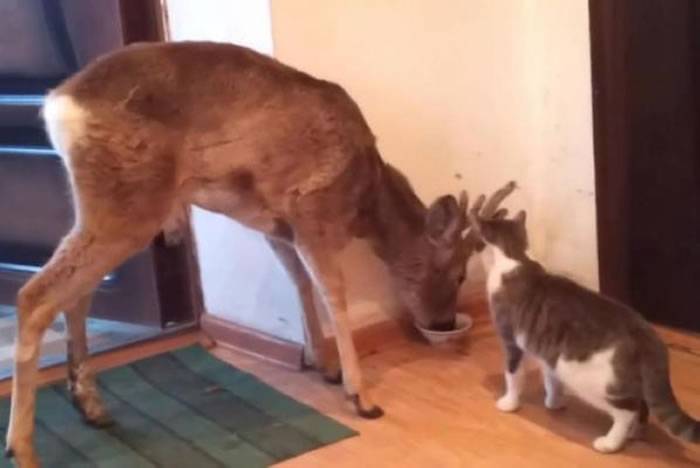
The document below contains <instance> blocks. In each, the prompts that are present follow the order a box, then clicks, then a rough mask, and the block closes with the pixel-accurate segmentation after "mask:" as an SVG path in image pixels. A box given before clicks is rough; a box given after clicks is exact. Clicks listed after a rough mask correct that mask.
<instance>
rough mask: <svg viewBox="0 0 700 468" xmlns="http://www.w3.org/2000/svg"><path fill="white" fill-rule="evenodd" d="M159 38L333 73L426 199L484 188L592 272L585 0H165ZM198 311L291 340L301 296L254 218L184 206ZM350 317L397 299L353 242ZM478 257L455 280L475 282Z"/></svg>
mask: <svg viewBox="0 0 700 468" xmlns="http://www.w3.org/2000/svg"><path fill="white" fill-rule="evenodd" d="M168 8H169V13H170V14H169V16H170V23H171V24H170V30H171V35H172V37H173V39H175V40H181V39H211V40H220V41H226V42H235V43H240V44H245V45H249V46H252V47H254V48H257V49H258V50H261V51H263V52H265V53H271V52H272V40H271V38H274V54H275V56H277V57H278V58H279V59H281V60H282V61H285V62H287V63H290V64H292V65H295V66H297V67H299V68H302V69H304V70H306V71H308V72H311V73H313V74H315V75H317V76H320V77H323V78H327V79H331V80H334V81H337V82H339V83H341V84H342V85H343V86H345V87H346V88H347V89H348V90H349V92H350V93H351V95H353V96H354V97H355V99H356V100H357V101H358V102H359V104H360V106H361V108H362V109H363V111H364V112H365V114H366V116H367V119H368V120H369V122H370V125H371V126H372V128H373V129H374V132H375V133H376V134H377V136H378V138H379V146H380V150H381V151H382V154H383V155H384V157H385V158H386V159H387V160H388V161H390V162H392V163H393V164H395V165H397V166H398V167H399V168H401V169H402V170H403V171H405V172H406V174H407V175H408V176H409V178H410V179H411V181H412V182H413V184H414V185H415V187H416V190H417V191H418V193H419V195H420V196H421V197H422V198H423V199H424V200H425V201H426V202H428V201H430V200H432V199H433V198H435V197H436V196H438V195H440V194H442V193H444V192H448V191H450V192H455V193H456V192H457V191H458V190H460V189H461V188H468V189H469V190H470V192H472V193H476V192H482V191H490V190H493V189H495V188H496V187H497V186H499V185H500V184H502V183H504V182H505V181H507V180H509V179H511V178H514V179H516V180H517V181H518V182H519V184H520V185H521V187H522V188H521V190H519V191H518V193H517V194H516V195H515V196H513V198H512V200H511V201H510V205H511V206H513V207H524V208H526V209H527V210H528V214H529V221H530V230H531V237H532V250H533V254H534V255H535V256H537V257H538V258H540V259H541V260H542V261H544V262H545V263H546V264H548V265H549V266H551V267H553V268H554V269H555V270H557V271H562V272H566V273H568V274H570V275H572V276H574V277H575V278H578V279H580V280H582V281H583V282H585V283H586V284H588V285H590V286H592V287H596V286H597V282H598V278H597V255H596V252H597V247H596V235H595V209H594V184H593V156H592V154H593V151H592V128H591V103H590V94H591V89H590V60H589V53H588V47H589V45H588V11H587V2H586V1H585V0H522V1H517V2H515V1H512V0H439V1H434V2H427V1H421V0H413V1H410V0H401V1H398V0H353V1H352V2H349V1H343V0H294V1H289V0H272V3H271V8H272V27H271V30H270V23H269V18H268V14H269V10H268V2H267V1H266V0H258V1H254V0H206V1H202V0H200V1H199V2H191V1H190V0H168ZM194 222H195V231H196V235H197V239H198V245H199V247H198V248H199V255H200V262H201V267H202V274H203V284H204V294H205V301H206V307H207V310H208V311H209V312H210V313H213V314H215V315H218V316H222V317H225V318H228V319H231V320H233V321H236V322H238V323H242V324H244V325H248V326H252V327H254V328H258V329H260V330H263V331H266V332H269V333H272V334H275V335H277V336H281V337H283V338H287V339H291V340H294V341H298V342H300V341H302V340H303V334H302V331H301V330H302V329H301V322H300V307H299V304H298V300H297V298H296V295H295V294H294V289H293V286H292V285H291V283H290V282H289V280H288V278H287V277H286V275H285V273H284V271H283V270H282V268H281V266H280V265H279V264H278V263H277V261H276V260H275V259H274V257H273V256H272V253H271V252H270V250H269V249H268V248H267V246H266V244H265V242H264V241H263V239H262V238H261V236H260V235H258V234H257V233H254V232H251V231H248V230H246V229H245V228H242V227H240V226H238V225H236V224H235V223H234V222H232V221H230V220H228V219H226V218H223V217H220V216H218V215H214V214H210V213H206V212H203V211H200V210H197V211H195V217H194ZM343 260H344V269H345V274H346V279H347V282H348V288H349V302H350V308H351V316H352V320H353V322H354V324H355V325H356V326H362V325H364V324H367V323H371V322H373V321H376V320H380V319H382V318H383V316H384V313H385V312H388V311H391V310H393V309H394V306H395V303H394V301H393V297H392V294H391V291H390V289H389V288H388V285H387V282H386V281H385V277H386V271H385V270H384V268H383V265H381V264H380V262H379V261H377V259H376V258H374V257H373V255H372V254H370V253H369V249H368V248H367V246H366V245H364V244H363V243H361V242H357V243H354V244H353V245H351V246H350V247H349V248H348V249H347V251H346V252H344V253H343ZM479 266H480V265H479V264H478V262H472V264H471V265H470V277H471V279H472V281H470V282H469V284H468V285H467V287H466V288H465V295H468V294H469V293H470V292H473V291H476V290H481V288H482V285H481V283H480V282H479V277H480V275H482V274H483V273H482V272H481V271H480V268H479Z"/></svg>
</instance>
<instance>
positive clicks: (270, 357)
mask: <svg viewBox="0 0 700 468" xmlns="http://www.w3.org/2000/svg"><path fill="white" fill-rule="evenodd" d="M460 310H463V311H465V312H467V313H469V314H470V315H472V317H474V318H477V317H481V316H485V315H488V312H487V307H486V306H485V300H484V297H483V295H474V296H473V297H469V298H468V299H467V300H466V302H464V303H462V304H461V305H460ZM201 326H202V330H203V331H204V333H205V334H206V335H208V336H209V337H210V338H211V339H212V340H213V341H214V342H215V343H216V344H217V345H219V346H223V347H228V348H233V349H236V350H238V351H242V352H244V353H247V354H251V355H254V356H256V357H260V358H262V359H265V360H267V361H272V362H275V363H278V364H281V365H283V366H285V367H288V368H291V369H301V367H302V359H303V354H304V346H303V345H302V344H300V343H294V342H291V341H287V340H283V339H280V338H277V337H275V336H272V335H269V334H267V333H263V332H261V331H258V330H255V329H252V328H249V327H246V326H244V325H240V324H237V323H235V322H232V321H230V320H226V319H222V318H220V317H216V316H214V315H211V314H203V315H202V319H201ZM406 339H421V338H420V335H419V334H418V332H417V331H416V330H415V328H414V327H413V326H412V324H411V322H410V319H409V318H408V317H402V318H398V319H397V318H389V317H387V318H386V319H385V320H380V321H378V322H375V323H372V324H370V325H367V326H364V327H361V328H357V329H355V330H353V341H354V343H355V349H356V350H357V354H358V355H359V356H360V357H364V356H368V355H371V354H375V353H377V352H378V351H379V350H380V349H381V348H383V347H386V346H390V345H393V344H396V343H398V342H400V341H402V340H406ZM324 346H325V347H326V350H327V355H329V356H335V357H336V358H337V348H336V346H335V340H334V338H333V337H327V338H326V340H325V343H324Z"/></svg>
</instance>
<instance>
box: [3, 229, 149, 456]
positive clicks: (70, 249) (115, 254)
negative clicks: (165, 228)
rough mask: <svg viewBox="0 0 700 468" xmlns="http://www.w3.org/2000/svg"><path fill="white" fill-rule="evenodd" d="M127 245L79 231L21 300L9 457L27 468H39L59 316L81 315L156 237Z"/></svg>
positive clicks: (65, 242) (34, 279)
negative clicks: (46, 351)
mask: <svg viewBox="0 0 700 468" xmlns="http://www.w3.org/2000/svg"><path fill="white" fill-rule="evenodd" d="M124 239H125V240H121V239H118V238H115V237H110V238H109V239H105V238H102V237H99V236H97V235H95V234H94V233H91V232H86V231H84V230H81V229H79V228H78V229H75V230H73V231H72V232H71V233H69V234H68V236H66V238H65V239H63V241H62V242H61V244H60V245H59V247H58V248H57V249H56V251H55V252H54V254H53V256H52V258H51V259H50V260H49V262H48V263H47V264H46V265H45V266H44V268H43V269H42V270H41V271H40V272H39V273H37V274H36V275H35V276H34V277H32V279H30V280H29V282H28V283H27V284H26V285H25V286H24V287H22V289H21V290H20V292H19V294H18V297H17V320H18V336H17V340H16V343H15V369H14V378H13V381H12V406H11V411H10V423H9V428H8V432H7V446H6V452H7V454H8V455H14V456H15V457H16V459H17V462H18V464H19V465H20V466H22V467H34V466H38V460H37V458H36V454H35V452H34V449H33V446H32V435H33V432H34V412H35V390H36V378H37V361H38V357H39V351H40V345H41V340H42V338H43V335H44V332H45V331H46V328H47V327H48V326H49V325H50V324H51V323H52V322H53V320H54V319H55V318H56V315H57V314H58V312H59V310H61V309H66V310H68V311H69V313H70V312H75V311H76V310H77V309H76V308H75V307H76V304H78V302H80V301H81V298H83V297H84V296H85V295H87V294H89V293H90V292H91V291H92V290H94V288H95V287H96V286H97V284H99V282H100V280H101V278H102V277H103V276H104V275H105V274H107V273H108V272H109V271H111V270H112V269H113V268H114V267H116V266H117V265H119V264H120V263H121V262H122V261H124V260H125V259H126V258H127V257H128V256H129V255H131V254H133V253H134V252H136V251H137V250H139V249H140V248H142V247H143V246H145V245H146V243H147V242H148V239H150V237H144V238H142V239H141V240H137V238H136V237H135V236H134V233H130V235H129V236H128V237H125V238H124ZM82 305H83V306H84V305H85V304H84V303H83V304H82Z"/></svg>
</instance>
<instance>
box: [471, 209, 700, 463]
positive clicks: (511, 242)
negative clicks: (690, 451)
mask: <svg viewBox="0 0 700 468" xmlns="http://www.w3.org/2000/svg"><path fill="white" fill-rule="evenodd" d="M470 217H471V223H472V224H471V225H472V228H473V229H474V230H475V232H476V235H477V236H478V237H480V238H481V240H482V241H483V242H484V243H485V244H486V249H485V250H484V252H483V253H482V259H483V261H484V265H485V268H486V270H487V272H488V280H487V290H488V296H489V304H490V309H491V316H492V320H493V322H494V325H495V327H496V329H497V331H498V333H499V334H500V337H501V339H502V342H503V345H504V348H505V354H506V372H505V380H506V392H505V395H503V396H502V397H501V398H500V399H499V400H498V402H497V407H498V409H500V410H502V411H515V410H517V409H518V407H519V406H520V395H521V393H522V390H523V386H524V380H523V377H524V372H523V365H522V362H523V357H524V355H525V354H528V355H531V356H534V357H535V358H536V359H537V360H538V361H539V363H540V365H541V368H542V374H543V379H544V386H545V393H546V398H545V406H546V407H547V408H551V409H555V408H559V407H560V406H562V400H561V397H562V384H563V386H565V387H566V388H568V389H569V390H570V391H571V392H572V393H574V394H575V395H577V396H578V397H579V398H581V399H582V400H584V401H585V402H587V403H588V404H590V405H592V406H594V407H596V408H598V409H600V410H602V411H604V412H606V413H607V414H608V415H610V417H611V418H612V420H613V424H612V427H611V428H610V430H609V431H608V433H607V434H605V435H604V436H601V437H598V438H597V439H595V441H594V442H593V447H594V448H595V449H596V450H598V451H600V452H604V453H610V452H615V451H618V450H620V449H621V448H622V447H623V446H624V444H625V442H626V441H627V439H629V438H633V437H635V436H636V435H637V434H638V432H639V430H640V429H641V427H642V426H643V425H644V424H645V423H646V422H647V419H648V414H649V409H651V411H652V413H653V414H654V415H655V416H656V417H657V418H658V419H659V421H660V422H661V423H662V424H663V425H664V426H665V427H666V428H667V429H668V430H669V431H670V432H671V433H673V434H674V435H676V436H678V437H680V438H682V439H684V440H687V441H691V442H695V443H698V442H700V423H699V422H698V421H696V420H694V419H693V418H691V417H690V416H688V415H687V414H686V413H685V412H684V411H683V410H682V409H681V408H680V407H679V405H678V402H677V401H676V398H675V396H674V394H673V391H672V389H671V382H670V379H669V360H668V352H667V350H666V347H665V345H664V343H663V342H662V341H661V339H659V337H658V336H657V335H656V333H655V332H654V329H653V328H652V327H651V326H650V325H649V324H648V323H647V322H646V321H645V320H644V319H643V318H642V316H641V315H640V314H638V313H637V312H635V311H634V310H632V309H630V308H629V307H627V306H625V305H623V304H620V303H618V302H615V301H613V300H612V299H609V298H607V297H604V296H602V295H600V294H598V293H595V292H593V291H591V290H589V289H586V288H584V287H582V286H580V285H578V284H576V283H575V282H573V281H571V280H570V279H567V278H564V277H561V276H556V275H553V274H549V273H547V271H546V270H545V269H544V268H543V267H542V266H541V265H540V264H539V263H537V262H535V261H534V260H532V259H531V258H529V257H528V254H527V249H528V238H527V231H526V229H525V212H524V211H521V212H520V213H518V214H517V215H516V216H515V218H514V219H496V220H483V219H477V217H476V216H475V215H474V214H472V215H471V216H470Z"/></svg>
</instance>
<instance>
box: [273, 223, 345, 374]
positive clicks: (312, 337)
mask: <svg viewBox="0 0 700 468" xmlns="http://www.w3.org/2000/svg"><path fill="white" fill-rule="evenodd" d="M267 241H268V243H269V244H270V247H271V248H272V251H273V252H274V253H275V255H276V256H277V258H278V259H279V261H280V262H281V263H282V265H283V266H284V268H285V270H286V271H287V273H288V274H289V276H290V278H291V279H292V281H294V284H295V285H296V288H297V292H298V293H299V298H300V300H301V306H302V309H303V312H304V317H303V318H304V337H305V340H306V344H305V346H304V363H305V364H307V365H312V366H314V367H316V369H318V370H319V371H321V372H323V375H324V378H325V379H326V380H328V381H331V382H335V381H337V382H338V383H340V376H339V374H340V368H339V367H338V361H337V359H334V357H333V356H330V355H329V352H328V350H327V349H326V346H324V343H325V339H324V338H325V337H324V335H323V329H322V327H321V321H320V315H319V312H320V311H319V310H318V309H317V308H316V304H315V303H314V296H313V284H312V283H311V278H309V274H308V273H307V272H306V270H305V269H304V265H303V264H302V262H301V260H300V259H299V255H298V254H297V252H296V250H295V249H294V247H293V246H292V245H291V244H289V243H288V242H287V241H284V240H280V239H277V238H275V237H272V236H268V237H267Z"/></svg>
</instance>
